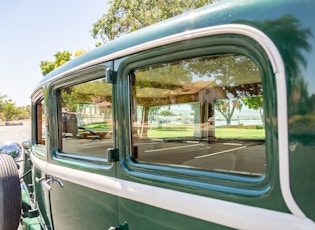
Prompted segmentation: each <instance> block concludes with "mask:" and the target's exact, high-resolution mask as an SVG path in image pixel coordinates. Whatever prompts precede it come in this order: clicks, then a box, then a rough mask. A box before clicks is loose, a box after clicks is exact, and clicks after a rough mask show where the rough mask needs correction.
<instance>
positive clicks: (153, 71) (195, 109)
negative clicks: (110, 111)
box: [131, 54, 266, 175]
mask: <svg viewBox="0 0 315 230" xmlns="http://www.w3.org/2000/svg"><path fill="white" fill-rule="evenodd" d="M131 87H132V89H131V92H132V107H131V108H132V109H131V110H132V111H131V114H132V149H133V151H132V155H133V156H132V157H133V159H134V160H135V161H136V162H138V163H141V164H147V163H150V164H152V163H153V164H160V165H171V166H179V167H185V168H192V169H199V170H208V171H217V172H225V173H233V174H234V173H236V174H244V175H262V174H264V173H265V167H266V156H265V155H266V153H265V128H264V110H263V101H264V100H263V88H262V78H261V73H260V70H259V68H258V67H257V66H256V64H255V63H254V62H253V61H252V60H251V59H249V58H248V57H246V56H243V55H236V54H226V55H215V56H204V57H197V58H190V59H184V60H179V61H174V62H169V63H162V64H158V65H152V66H147V67H143V68H139V69H136V70H135V71H133V72H132V73H131Z"/></svg>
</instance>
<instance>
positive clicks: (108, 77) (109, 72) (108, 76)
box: [105, 68, 117, 84]
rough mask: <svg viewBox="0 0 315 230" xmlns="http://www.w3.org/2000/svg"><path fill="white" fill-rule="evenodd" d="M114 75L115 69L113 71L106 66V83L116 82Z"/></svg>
mask: <svg viewBox="0 0 315 230" xmlns="http://www.w3.org/2000/svg"><path fill="white" fill-rule="evenodd" d="M116 75H117V74H116V72H115V71H113V70H112V69H111V68H107V69H106V73H105V76H106V83H109V84H116Z"/></svg>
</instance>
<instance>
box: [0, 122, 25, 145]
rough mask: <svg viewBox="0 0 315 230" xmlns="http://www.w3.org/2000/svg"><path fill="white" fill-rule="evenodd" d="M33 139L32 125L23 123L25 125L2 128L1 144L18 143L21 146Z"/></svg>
mask: <svg viewBox="0 0 315 230" xmlns="http://www.w3.org/2000/svg"><path fill="white" fill-rule="evenodd" d="M30 138H31V123H30V122H29V121H27V122H23V125H17V126H0V144H2V143H4V142H6V141H16V142H18V143H19V144H21V142H22V141H24V140H25V139H30Z"/></svg>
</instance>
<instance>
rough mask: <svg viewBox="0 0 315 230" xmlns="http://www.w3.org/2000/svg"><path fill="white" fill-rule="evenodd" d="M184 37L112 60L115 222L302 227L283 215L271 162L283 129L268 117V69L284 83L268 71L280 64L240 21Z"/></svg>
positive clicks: (272, 108)
mask: <svg viewBox="0 0 315 230" xmlns="http://www.w3.org/2000/svg"><path fill="white" fill-rule="evenodd" d="M231 28H232V29H233V32H232V33H230V32H231V31H232V29H231ZM236 28H237V29H236ZM224 30H226V31H229V32H227V34H224ZM236 31H237V32H236ZM199 32H200V34H199V35H200V37H198V33H199ZM217 33H218V34H217ZM191 34H193V35H194V36H193V37H194V39H191V37H190V36H188V35H187V34H186V33H185V36H184V34H178V35H173V36H170V38H167V37H165V38H163V39H160V40H158V41H156V42H151V43H150V44H151V47H148V46H146V47H145V48H144V49H145V51H144V52H138V53H137V54H135V55H132V57H127V58H123V59H121V60H119V61H117V64H116V65H115V66H117V69H118V75H117V76H118V77H117V88H120V89H123V92H129V93H127V94H123V93H122V94H120V96H121V98H120V99H119V100H118V101H119V102H121V103H122V104H119V105H118V106H119V107H120V108H123V109H122V111H121V113H120V115H121V116H118V117H117V119H118V122H119V123H123V122H125V124H129V126H127V127H129V128H128V129H127V130H126V126H124V130H123V128H121V127H119V128H120V129H118V132H119V134H120V133H123V135H122V136H120V138H119V141H120V143H119V149H120V150H121V164H120V166H121V168H119V170H118V173H117V177H118V180H117V184H119V188H121V189H120V191H119V212H120V219H119V222H120V223H124V222H127V223H128V225H129V228H130V229H147V228H150V229H228V228H232V229H270V228H273V227H274V226H278V227H279V226H281V227H279V228H284V229H285V228H292V226H299V224H303V223H302V222H304V223H307V220H306V219H303V220H302V219H301V223H300V222H299V221H298V220H297V219H296V218H295V216H293V215H289V214H288V210H287V204H286V202H290V201H288V200H286V201H284V200H283V199H284V197H285V194H282V192H281V191H288V190H289V189H290V188H287V187H285V184H282V182H281V180H279V175H278V171H279V168H282V167H285V165H283V164H286V162H285V161H281V162H280V163H279V164H278V161H277V160H276V159H278V156H279V152H278V149H277V147H276V146H278V138H277V136H278V135H279V137H280V138H282V137H285V136H286V135H287V133H286V132H285V131H284V130H285V129H280V128H279V130H280V131H278V129H277V126H275V125H274V124H275V123H274V121H273V119H275V118H277V114H275V113H276V111H279V108H278V107H277V106H281V105H282V104H285V101H283V103H278V104H277V96H276V95H277V88H276V87H275V86H274V85H275V79H276V74H278V75H277V78H278V79H281V80H283V79H284V76H283V73H277V71H276V70H277V69H278V67H279V66H280V67H281V66H282V60H281V59H280V58H278V57H279V55H278V53H277V50H276V49H272V47H273V44H272V42H271V41H270V40H269V39H268V37H267V36H263V35H262V34H261V32H260V31H258V30H256V29H254V28H251V27H249V26H243V25H231V26H230V25H224V26H221V27H220V26H218V27H213V28H211V27H209V28H205V29H204V30H202V31H191ZM205 34H208V35H209V36H205ZM168 39H170V40H168ZM174 41H176V42H174ZM155 47H158V48H155ZM263 47H268V48H270V49H269V50H272V51H273V53H268V52H267V51H269V50H267V51H266V50H265V49H264V48H263ZM139 50H141V48H139V49H138V51H139ZM277 58H278V59H277ZM275 59H276V62H275V63H276V64H274V66H272V65H271V60H275ZM272 68H274V69H272ZM281 74H282V75H281ZM279 81H280V80H279ZM278 84H279V83H278ZM284 84H285V83H284ZM266 92H268V93H266ZM278 102H279V101H278ZM284 111H285V110H284ZM262 115H263V116H262ZM126 117H129V121H127V122H126V121H125V118H126ZM281 122H282V121H281ZM281 122H279V125H282V124H283V123H281ZM285 125H286V124H285ZM126 131H127V133H128V134H129V135H128V136H126V135H125V133H126ZM285 154H287V152H282V153H281V155H282V156H283V155H285ZM280 173H283V172H281V170H280ZM281 177H285V178H287V177H288V175H287V174H285V173H284V174H282V175H281ZM280 186H281V190H280V189H279V187H280ZM288 205H290V204H289V203H288ZM274 210H276V211H274ZM283 218H285V219H286V221H283ZM139 220H141V221H139Z"/></svg>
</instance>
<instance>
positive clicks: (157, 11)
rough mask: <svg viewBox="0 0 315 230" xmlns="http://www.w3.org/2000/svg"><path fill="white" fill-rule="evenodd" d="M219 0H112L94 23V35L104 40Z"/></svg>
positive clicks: (112, 38)
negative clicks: (104, 12)
mask: <svg viewBox="0 0 315 230" xmlns="http://www.w3.org/2000/svg"><path fill="white" fill-rule="evenodd" d="M212 2H215V0H186V1H182V0H159V1H151V0H142V1H137V0H125V1H121V0H111V1H110V2H109V4H110V7H109V10H108V12H107V13H106V14H104V15H103V17H101V18H100V19H99V20H98V21H97V22H96V23H95V24H94V25H93V29H92V31H91V32H92V36H93V37H94V38H101V39H102V40H103V42H106V41H110V40H114V39H115V38H118V37H120V36H122V35H124V34H127V33H130V32H133V31H136V30H138V29H141V28H143V27H146V26H149V25H152V24H154V23H157V22H160V21H163V20H165V19H167V18H170V17H173V16H176V15H179V14H181V13H183V12H188V11H191V10H193V9H196V8H199V7H202V6H205V5H208V4H211V3H212Z"/></svg>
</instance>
